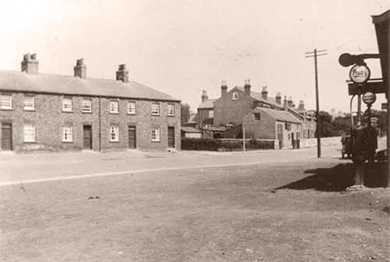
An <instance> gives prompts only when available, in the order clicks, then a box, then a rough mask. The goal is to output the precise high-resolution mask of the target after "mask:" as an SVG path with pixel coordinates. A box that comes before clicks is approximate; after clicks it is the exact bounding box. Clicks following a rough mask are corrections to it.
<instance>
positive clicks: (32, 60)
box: [22, 53, 39, 74]
mask: <svg viewBox="0 0 390 262" xmlns="http://www.w3.org/2000/svg"><path fill="white" fill-rule="evenodd" d="M38 67H39V62H38V60H37V55H36V54H32V55H30V54H29V53H28V54H25V55H23V61H22V72H26V73H27V74H38Z"/></svg>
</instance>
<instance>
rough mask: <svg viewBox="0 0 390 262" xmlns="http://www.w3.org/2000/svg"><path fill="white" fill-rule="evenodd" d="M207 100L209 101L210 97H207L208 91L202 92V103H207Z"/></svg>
mask: <svg viewBox="0 0 390 262" xmlns="http://www.w3.org/2000/svg"><path fill="white" fill-rule="evenodd" d="M207 100H209V96H208V95H207V91H206V90H202V103H204V102H206V101H207Z"/></svg>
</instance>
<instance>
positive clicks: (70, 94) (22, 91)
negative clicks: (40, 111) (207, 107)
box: [0, 89, 181, 103]
mask: <svg viewBox="0 0 390 262" xmlns="http://www.w3.org/2000/svg"><path fill="white" fill-rule="evenodd" d="M2 91H3V92H7V93H10V92H12V93H27V94H45V95H69V96H85V97H98V98H125V99H134V100H147V101H163V102H178V103H180V102H181V100H178V99H159V98H144V97H128V96H108V95H107V96H106V95H95V94H81V93H78V94H75V93H61V92H47V91H31V90H15V89H0V92H2Z"/></svg>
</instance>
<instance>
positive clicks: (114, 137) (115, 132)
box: [110, 125, 119, 142]
mask: <svg viewBox="0 0 390 262" xmlns="http://www.w3.org/2000/svg"><path fill="white" fill-rule="evenodd" d="M110 142H119V126H114V125H112V126H110Z"/></svg>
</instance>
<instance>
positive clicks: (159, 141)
mask: <svg viewBox="0 0 390 262" xmlns="http://www.w3.org/2000/svg"><path fill="white" fill-rule="evenodd" d="M152 143H161V140H158V141H157V140H156V141H153V140H152Z"/></svg>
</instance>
